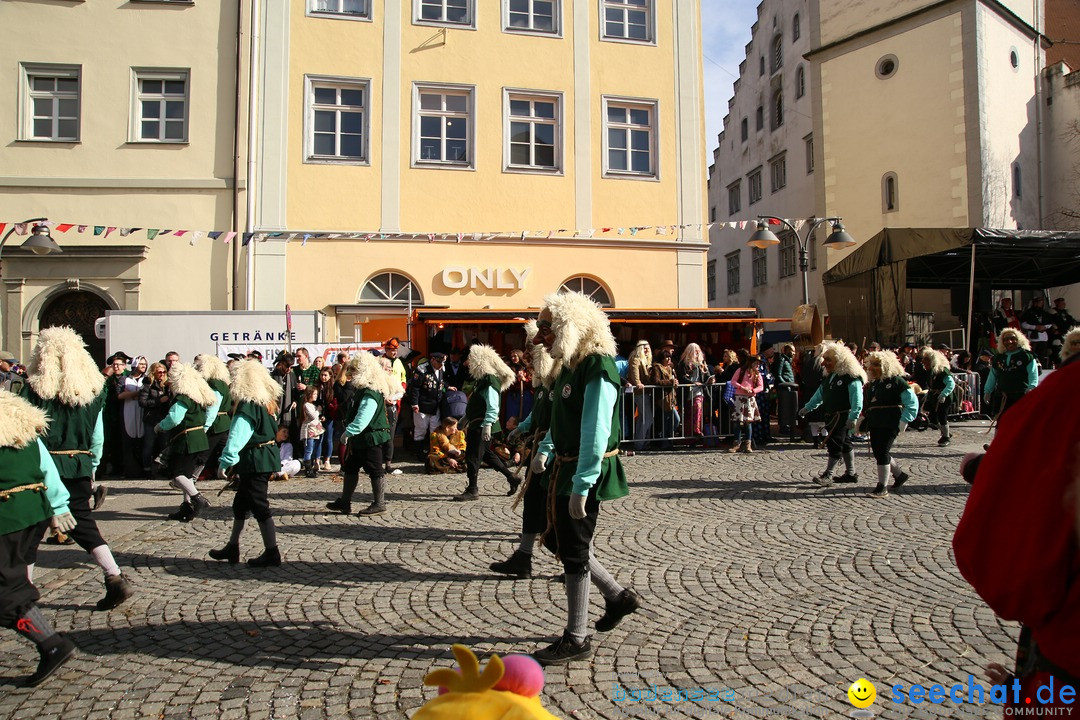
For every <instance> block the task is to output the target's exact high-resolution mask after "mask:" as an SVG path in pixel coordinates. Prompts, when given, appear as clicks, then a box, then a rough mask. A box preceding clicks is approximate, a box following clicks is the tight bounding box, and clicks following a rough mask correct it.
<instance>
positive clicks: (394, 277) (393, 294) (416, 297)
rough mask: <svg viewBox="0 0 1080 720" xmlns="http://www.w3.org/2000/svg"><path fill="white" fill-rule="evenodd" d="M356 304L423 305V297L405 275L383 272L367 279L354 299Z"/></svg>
mask: <svg viewBox="0 0 1080 720" xmlns="http://www.w3.org/2000/svg"><path fill="white" fill-rule="evenodd" d="M356 301H357V302H358V303H364V304H382V305H402V306H412V305H423V304H424V295H423V293H421V292H420V288H419V287H417V285H416V283H414V282H413V281H412V280H411V279H409V277H408V276H407V275H402V274H401V273H398V272H394V271H392V270H384V271H382V272H379V273H376V274H375V275H372V276H371V277H370V278H368V281H367V282H365V283H364V285H363V287H361V288H360V292H359V294H358V295H357V297H356Z"/></svg>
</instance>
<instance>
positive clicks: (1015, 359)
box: [990, 349, 1035, 395]
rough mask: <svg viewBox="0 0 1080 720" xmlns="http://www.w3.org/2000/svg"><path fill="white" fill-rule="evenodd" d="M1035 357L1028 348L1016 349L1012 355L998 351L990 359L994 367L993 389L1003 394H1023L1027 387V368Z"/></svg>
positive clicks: (1028, 388)
mask: <svg viewBox="0 0 1080 720" xmlns="http://www.w3.org/2000/svg"><path fill="white" fill-rule="evenodd" d="M1034 359H1035V355H1034V354H1032V352H1031V351H1030V350H1022V349H1021V350H1016V351H1014V352H1013V354H1012V357H1011V358H1010V357H1008V353H1003V352H1002V353H998V354H997V355H995V356H994V359H993V360H991V361H990V366H991V367H992V368H993V369H994V375H995V379H994V389H995V390H996V391H997V392H999V393H1003V394H1005V395H1023V394H1024V393H1026V392H1027V391H1028V390H1030V389H1031V388H1030V387H1028V368H1029V367H1030V366H1031V362H1032V361H1033V360H1034Z"/></svg>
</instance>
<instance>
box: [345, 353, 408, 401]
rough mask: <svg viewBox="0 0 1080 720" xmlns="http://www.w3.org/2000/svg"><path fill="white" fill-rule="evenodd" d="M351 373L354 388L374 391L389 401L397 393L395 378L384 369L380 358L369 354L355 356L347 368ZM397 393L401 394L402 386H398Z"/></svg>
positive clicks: (350, 377) (350, 378)
mask: <svg viewBox="0 0 1080 720" xmlns="http://www.w3.org/2000/svg"><path fill="white" fill-rule="evenodd" d="M346 372H347V373H349V383H350V384H351V385H353V386H354V387H358V388H367V389H369V390H374V391H375V392H377V393H379V394H380V395H382V396H383V399H388V398H390V397H391V396H393V395H394V393H395V388H394V382H393V376H391V375H390V374H389V373H388V372H386V370H384V369H383V366H382V363H380V362H379V358H377V357H375V356H374V355H372V354H371V353H369V352H359V353H357V354H356V355H353V357H352V360H350V361H349V364H348V366H347V367H346ZM396 392H399V393H400V392H401V385H400V384H397V388H396Z"/></svg>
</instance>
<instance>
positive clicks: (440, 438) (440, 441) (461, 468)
mask: <svg viewBox="0 0 1080 720" xmlns="http://www.w3.org/2000/svg"><path fill="white" fill-rule="evenodd" d="M452 448H456V449H458V450H460V451H461V454H460V455H457V456H451V455H450V450H451V449H452ZM451 457H453V459H454V460H457V464H458V466H457V467H456V468H455V467H453V466H452V465H451V464H450V463H449V462H448V461H449V460H450V459H451ZM428 460H430V463H429V464H430V467H431V472H433V473H451V472H465V433H464V432H462V431H461V430H455V431H454V432H452V433H450V434H449V435H447V434H446V433H444V432H443V430H442V428H439V429H438V430H435V431H433V432H432V433H431V452H429V453H428Z"/></svg>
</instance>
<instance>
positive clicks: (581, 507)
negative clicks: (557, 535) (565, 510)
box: [570, 495, 585, 520]
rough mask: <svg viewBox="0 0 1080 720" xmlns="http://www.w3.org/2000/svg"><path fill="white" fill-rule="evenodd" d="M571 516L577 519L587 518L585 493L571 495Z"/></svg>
mask: <svg viewBox="0 0 1080 720" xmlns="http://www.w3.org/2000/svg"><path fill="white" fill-rule="evenodd" d="M570 517H572V518H574V519H575V520H584V519H585V496H584V495H571V496H570Z"/></svg>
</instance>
